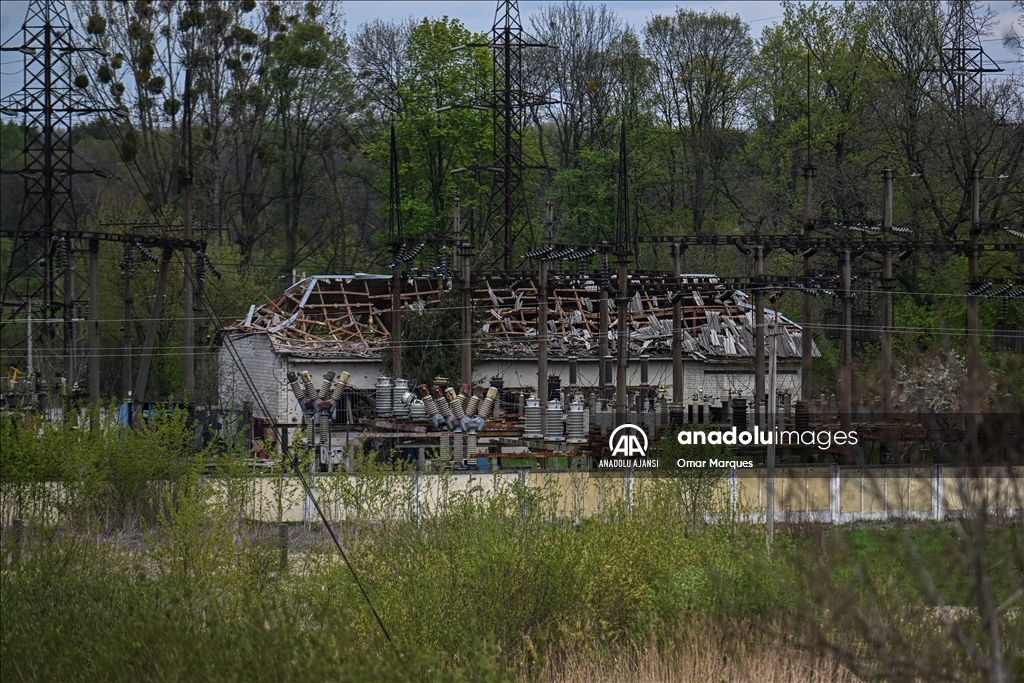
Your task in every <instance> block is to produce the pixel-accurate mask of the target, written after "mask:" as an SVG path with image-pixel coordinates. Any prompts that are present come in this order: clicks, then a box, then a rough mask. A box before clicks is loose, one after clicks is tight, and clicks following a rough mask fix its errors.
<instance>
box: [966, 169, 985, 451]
mask: <svg viewBox="0 0 1024 683" xmlns="http://www.w3.org/2000/svg"><path fill="white" fill-rule="evenodd" d="M980 235H981V171H979V170H978V169H976V168H975V169H972V170H971V234H970V239H969V242H968V247H967V250H968V251H967V259H968V277H969V284H968V287H969V290H968V292H969V293H968V296H967V390H966V391H965V392H964V412H965V413H966V416H965V417H966V422H965V427H966V430H967V434H966V437H967V447H968V448H969V449H973V448H974V447H975V446H976V445H977V443H978V431H977V430H978V423H977V414H978V412H979V411H980V401H979V400H978V397H979V395H980V393H981V364H980V360H979V348H978V342H979V339H978V336H979V334H980V333H981V325H980V322H979V319H978V295H977V294H975V292H976V291H977V288H978V285H979V284H981V281H980V279H979V278H980V275H981V273H980V269H979V266H978V237H979V236H980ZM969 455H973V452H971V453H969Z"/></svg>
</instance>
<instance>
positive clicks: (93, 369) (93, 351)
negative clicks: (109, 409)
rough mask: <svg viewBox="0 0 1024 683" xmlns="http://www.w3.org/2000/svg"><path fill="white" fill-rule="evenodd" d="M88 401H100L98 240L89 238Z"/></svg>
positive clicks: (94, 402) (93, 402) (94, 403)
mask: <svg viewBox="0 0 1024 683" xmlns="http://www.w3.org/2000/svg"><path fill="white" fill-rule="evenodd" d="M89 403H91V404H92V405H93V406H94V407H95V406H98V405H99V403H100V241H99V240H98V239H96V238H95V237H93V238H91V239H90V240H89Z"/></svg>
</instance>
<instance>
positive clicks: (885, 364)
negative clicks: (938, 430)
mask: <svg viewBox="0 0 1024 683" xmlns="http://www.w3.org/2000/svg"><path fill="white" fill-rule="evenodd" d="M884 178H885V190H884V194H883V201H882V242H883V247H882V292H883V295H884V297H885V300H884V301H883V305H882V337H881V343H882V349H881V352H882V411H883V414H884V416H885V421H886V422H889V421H890V409H891V405H892V326H893V309H892V287H893V281H892V180H893V171H892V169H886V170H885V172H884Z"/></svg>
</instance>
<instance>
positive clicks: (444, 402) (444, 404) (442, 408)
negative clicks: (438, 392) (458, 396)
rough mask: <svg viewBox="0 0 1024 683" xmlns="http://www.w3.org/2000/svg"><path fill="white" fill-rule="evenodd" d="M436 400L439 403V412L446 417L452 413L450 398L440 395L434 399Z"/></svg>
mask: <svg viewBox="0 0 1024 683" xmlns="http://www.w3.org/2000/svg"><path fill="white" fill-rule="evenodd" d="M434 402H435V403H436V404H437V411H438V412H439V413H441V414H442V415H444V416H445V417H448V416H449V415H451V414H452V407H451V406H450V405H449V404H448V399H446V398H445V397H444V396H438V397H437V398H435V399H434Z"/></svg>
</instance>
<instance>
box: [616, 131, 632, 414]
mask: <svg viewBox="0 0 1024 683" xmlns="http://www.w3.org/2000/svg"><path fill="white" fill-rule="evenodd" d="M617 204H618V206H617V208H618V214H619V215H618V220H617V221H616V226H615V227H616V231H615V232H616V235H615V242H616V245H615V246H616V254H617V255H618V261H619V282H618V285H619V296H618V298H617V305H618V314H619V325H618V329H617V330H616V333H615V350H616V356H617V361H618V362H617V371H616V373H615V421H616V423H617V424H620V425H621V424H625V422H626V419H627V417H626V416H627V411H626V384H627V382H628V379H627V377H626V371H627V366H628V364H629V273H628V272H627V269H628V266H629V185H628V165H627V157H626V122H625V121H623V122H622V124H621V125H620V127H619V200H618V202H617Z"/></svg>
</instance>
